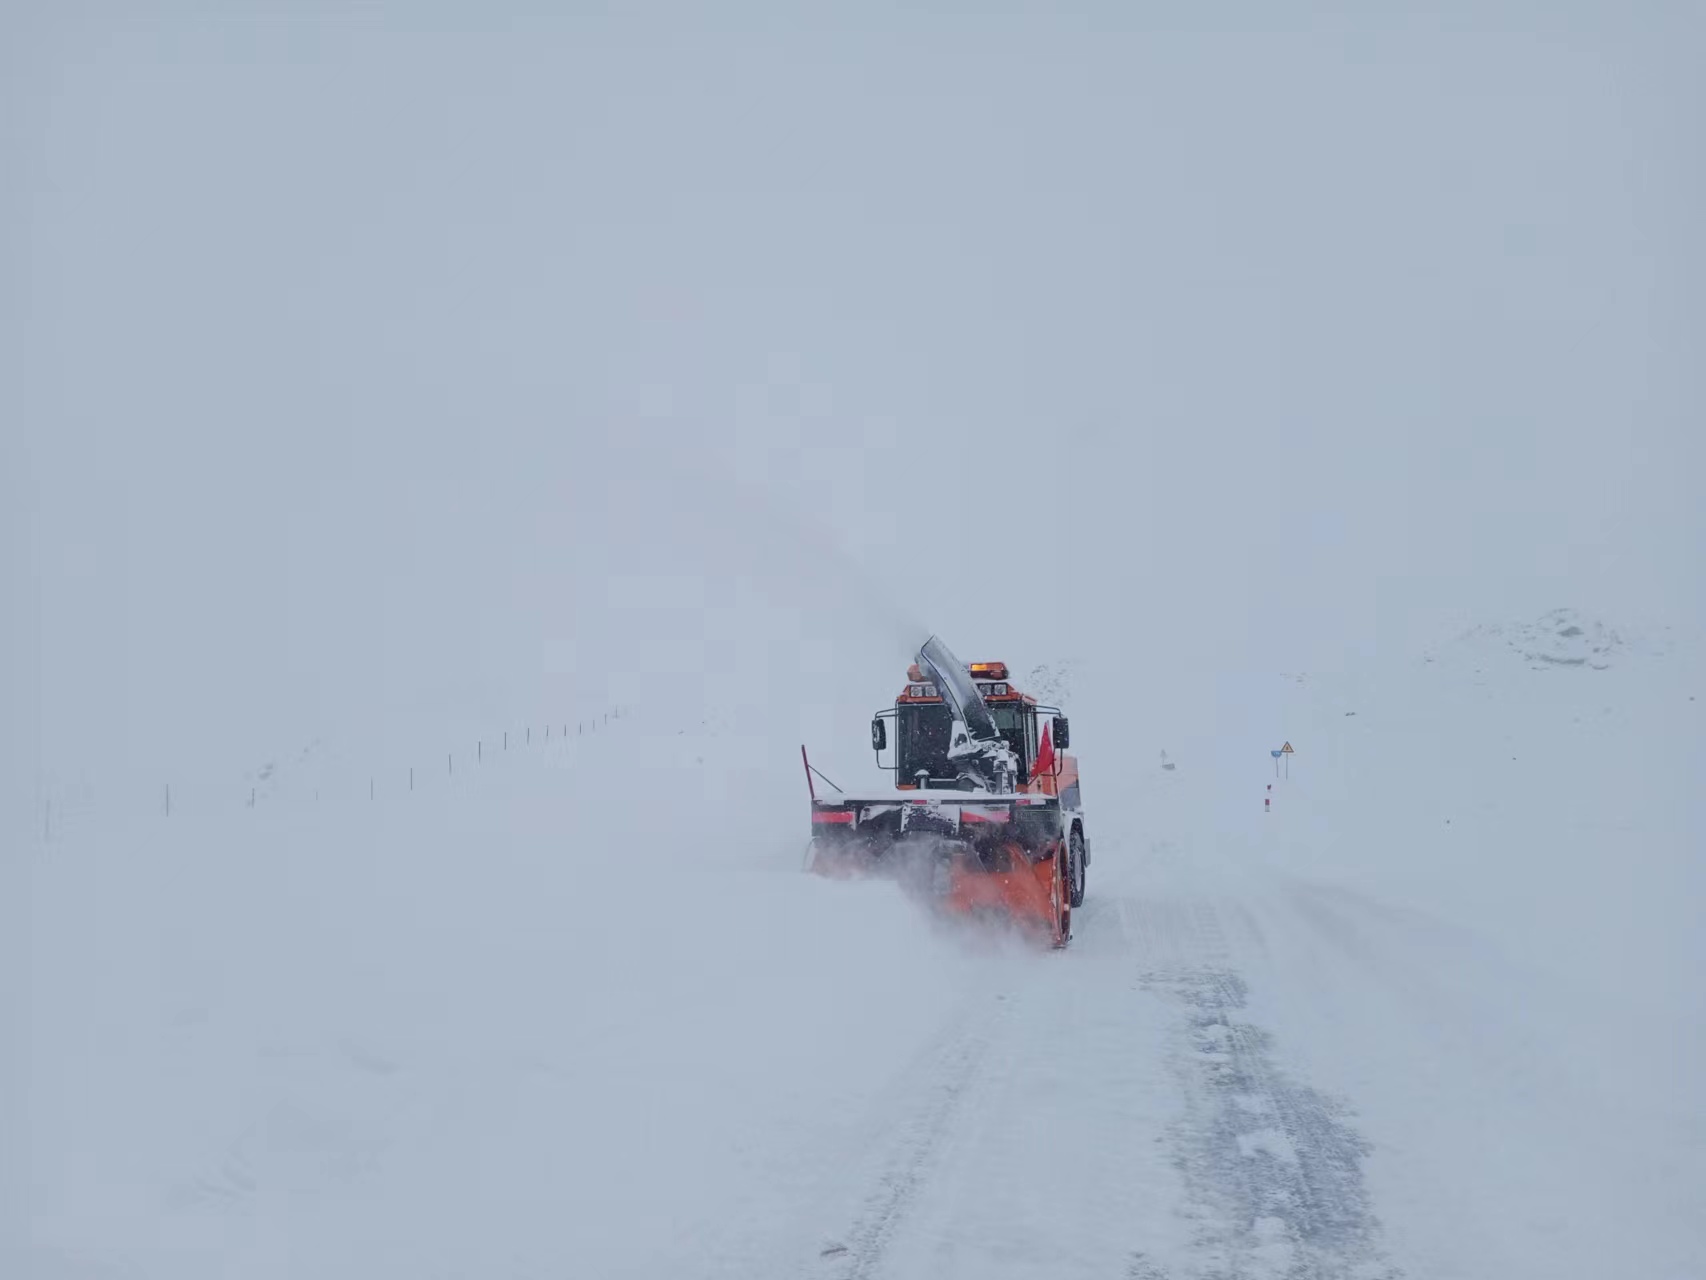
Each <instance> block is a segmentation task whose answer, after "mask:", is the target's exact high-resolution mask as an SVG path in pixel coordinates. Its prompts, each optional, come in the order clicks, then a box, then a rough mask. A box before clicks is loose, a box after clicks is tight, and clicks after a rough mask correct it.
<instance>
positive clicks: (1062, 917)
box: [1048, 845, 1072, 951]
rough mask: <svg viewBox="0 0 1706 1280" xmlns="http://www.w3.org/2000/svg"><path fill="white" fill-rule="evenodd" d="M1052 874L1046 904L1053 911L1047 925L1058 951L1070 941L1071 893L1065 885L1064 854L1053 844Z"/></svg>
mask: <svg viewBox="0 0 1706 1280" xmlns="http://www.w3.org/2000/svg"><path fill="white" fill-rule="evenodd" d="M1055 850H1056V852H1055V855H1054V875H1053V876H1052V877H1050V879H1049V891H1048V905H1049V910H1050V911H1051V912H1053V913H1054V920H1053V921H1052V922H1051V924H1050V926H1049V930H1050V933H1051V934H1052V935H1053V939H1052V940H1053V944H1054V947H1055V949H1056V950H1057V951H1058V950H1059V949H1060V948H1062V947H1064V946H1065V945H1066V944H1067V943H1068V942H1071V941H1072V906H1071V898H1072V893H1071V890H1070V888H1069V887H1068V885H1067V872H1066V856H1065V855H1064V854H1062V853H1061V852H1059V850H1060V846H1059V845H1056V846H1055Z"/></svg>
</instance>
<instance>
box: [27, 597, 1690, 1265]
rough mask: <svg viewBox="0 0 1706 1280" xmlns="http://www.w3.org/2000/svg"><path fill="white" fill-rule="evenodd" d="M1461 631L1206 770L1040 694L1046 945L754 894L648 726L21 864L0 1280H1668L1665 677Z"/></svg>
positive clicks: (845, 897) (1672, 883)
mask: <svg viewBox="0 0 1706 1280" xmlns="http://www.w3.org/2000/svg"><path fill="white" fill-rule="evenodd" d="M1584 629H1585V628H1584ZM1528 633H1529V629H1528V628H1525V627H1518V628H1513V629H1510V634H1512V635H1517V636H1523V637H1526V636H1527V635H1528ZM1505 635H1506V632H1505V630H1503V629H1501V630H1500V631H1498V632H1497V633H1494V632H1490V631H1484V632H1479V633H1476V634H1475V635H1472V636H1470V637H1467V638H1465V639H1464V640H1462V641H1458V642H1454V643H1451V644H1447V645H1445V646H1442V647H1441V648H1440V649H1439V650H1437V651H1436V652H1434V653H1433V654H1432V655H1431V660H1429V659H1428V658H1423V657H1421V656H1418V657H1417V658H1416V659H1415V660H1414V661H1412V662H1410V663H1409V664H1400V665H1398V666H1397V667H1395V668H1394V669H1392V670H1386V671H1369V672H1365V673H1361V674H1360V676H1359V677H1358V678H1355V679H1353V678H1352V677H1351V676H1350V675H1349V674H1348V673H1346V674H1344V675H1342V676H1339V677H1332V678H1321V677H1315V676H1312V675H1307V674H1304V675H1297V674H1293V675H1291V676H1280V675H1279V674H1277V673H1275V674H1272V675H1270V676H1267V677H1260V678H1255V677H1253V678H1252V679H1251V681H1250V682H1249V684H1248V685H1247V690H1248V692H1249V693H1250V694H1251V701H1250V703H1249V711H1250V719H1251V732H1250V735H1249V736H1248V737H1246V738H1244V739H1243V740H1241V741H1240V742H1239V743H1238V744H1237V748H1238V749H1237V750H1236V751H1232V750H1229V749H1227V748H1226V744H1225V743H1220V744H1218V747H1219V749H1218V750H1217V744H1216V743H1215V742H1213V741H1210V740H1208V739H1206V738H1205V739H1202V740H1199V741H1192V740H1190V739H1188V738H1182V737H1178V736H1165V737H1163V736H1162V735H1163V731H1162V728H1161V727H1160V726H1158V727H1157V731H1156V735H1154V736H1151V735H1150V734H1148V733H1146V734H1144V735H1142V739H1141V741H1138V742H1133V743H1130V744H1124V743H1114V744H1110V745H1108V746H1106V747H1104V746H1103V745H1102V744H1099V743H1098V742H1097V737H1098V730H1099V725H1098V719H1097V716H1096V715H1095V712H1094V706H1095V703H1094V701H1090V702H1089V703H1087V704H1082V705H1084V708H1085V709H1084V711H1083V712H1082V713H1081V716H1080V719H1081V722H1082V723H1083V725H1084V731H1083V738H1084V742H1083V746H1082V754H1083V758H1084V760H1085V768H1086V773H1087V782H1086V786H1087V788H1091V789H1092V790H1091V792H1090V797H1089V798H1090V803H1091V808H1090V814H1091V816H1092V820H1093V822H1094V824H1095V825H1094V826H1093V828H1092V829H1093V831H1094V832H1095V851H1096V856H1095V862H1094V864H1093V867H1092V869H1091V876H1090V899H1089V901H1088V902H1087V904H1086V907H1085V909H1084V910H1083V911H1082V912H1080V913H1079V915H1078V917H1077V921H1076V929H1077V936H1076V938H1075V941H1074V943H1073V946H1072V947H1071V948H1070V949H1069V950H1068V951H1067V952H1066V953H1065V954H1061V955H1048V954H1042V953H1038V952H1036V951H1035V950H1033V949H1032V948H1031V947H1029V946H1028V945H1026V944H1024V943H1023V942H1021V941H1019V940H1009V939H1002V938H999V937H993V936H987V935H983V934H980V933H978V932H976V931H971V930H962V929H953V928H948V927H945V926H944V925H942V924H941V923H939V922H933V921H931V920H930V919H929V918H927V917H926V916H925V915H924V914H923V913H922V912H921V911H920V910H919V909H918V908H917V906H916V905H915V904H912V903H910V902H909V901H907V900H906V899H904V898H903V897H902V895H901V894H900V892H899V891H898V890H897V889H895V888H894V887H892V886H889V885H885V884H881V883H865V884H847V883H831V882H827V881H823V880H820V879H818V878H816V877H812V876H808V875H804V874H801V872H800V870H799V856H800V854H801V852H802V847H803V838H802V837H803V832H804V829H805V821H804V818H805V806H804V784H803V782H801V781H800V780H799V779H798V778H797V776H796V775H797V772H798V768H797V758H791V757H790V753H789V751H788V749H787V747H786V745H785V744H784V745H782V746H781V747H779V748H778V749H777V750H774V751H772V752H769V753H768V754H767V756H766V758H765V761H764V762H763V767H764V769H765V771H766V776H765V781H766V783H767V786H766V790H767V791H768V792H769V793H770V794H773V795H774V796H775V797H776V799H777V804H776V806H775V811H774V812H773V813H768V814H765V813H753V812H751V811H750V809H749V807H748V806H746V805H745V804H744V803H743V801H742V799H741V796H740V795H739V794H738V793H737V790H736V788H735V787H733V786H731V785H729V782H730V778H731V777H732V776H733V774H732V773H731V771H730V770H729V769H728V767H727V766H726V765H724V764H721V763H719V762H720V761H723V760H726V758H727V750H726V748H727V741H726V738H725V734H726V732H727V731H726V729H718V728H716V727H715V724H716V721H715V718H714V717H713V718H712V720H713V723H712V724H710V725H707V724H704V723H684V722H683V721H682V719H681V718H679V717H673V716H671V715H670V714H669V712H668V710H667V709H659V708H656V707H643V708H639V709H637V710H636V711H635V712H634V713H633V714H632V715H631V716H629V717H628V718H625V719H621V720H619V721H617V722H615V723H613V724H612V725H611V726H610V727H609V728H608V730H607V731H605V732H604V733H603V735H602V736H600V737H598V738H597V739H596V740H595V739H593V738H575V739H571V740H569V741H567V742H561V741H559V742H558V743H557V744H556V745H555V746H552V747H547V746H544V745H543V744H535V745H534V746H533V747H532V748H530V749H528V750H518V751H515V752H512V753H510V754H509V755H508V756H502V755H500V757H499V758H498V760H497V762H496V763H493V762H491V761H487V762H486V763H485V764H483V765H482V766H480V767H479V768H478V769H477V770H472V771H470V772H469V774H468V775H467V776H466V777H457V778H455V779H454V780H450V779H445V780H439V781H438V782H435V784H434V785H433V786H432V787H431V788H430V789H428V788H423V789H422V790H421V791H419V792H417V793H415V794H413V795H409V794H407V793H405V794H403V795H401V796H393V797H391V798H390V799H389V800H388V801H387V802H385V803H378V802H375V803H367V802H365V800H357V801H355V802H346V803H342V804H339V805H337V806H320V807H317V808H316V807H314V806H306V807H302V808H298V809H296V810H294V811H291V810H285V809H280V808H272V809H269V808H266V807H262V808H261V809H259V810H256V811H251V812H243V813H239V814H233V815H230V816H227V817H221V818H219V819H217V820H208V821H197V820H196V819H195V818H194V817H190V818H173V819H171V820H167V819H164V818H161V819H159V820H157V821H155V822H154V823H152V824H151V825H149V826H146V827H131V828H128V829H126V830H123V831H89V832H85V833H84V834H83V835H81V836H80V837H77V838H67V839H66V840H64V841H62V842H59V843H56V844H54V845H53V846H51V847H48V848H42V849H38V850H37V855H36V856H37V858H38V862H37V877H36V881H35V888H34V891H33V898H32V902H31V920H32V934H31V959H32V967H33V972H34V973H35V974H36V975H37V983H36V1001H35V1004H34V1005H33V1007H32V1009H31V1019H32V1023H31V1025H32V1029H33V1035H32V1040H31V1045H30V1054H31V1059H30V1066H31V1069H32V1078H33V1080H34V1081H35V1086H34V1093H33V1095H32V1123H31V1131H30V1149H31V1154H32V1166H33V1169H34V1181H33V1189H32V1191H31V1200H30V1210H31V1216H32V1220H33V1222H34V1224H35V1237H34V1243H33V1244H32V1245H31V1246H30V1249H29V1251H28V1253H27V1254H26V1258H25V1267H24V1270H23V1272H22V1274H28V1275H31V1276H39V1277H44V1278H53V1280H57V1278H59V1277H94V1276H107V1275H113V1276H117V1275H132V1274H136V1275H147V1276H168V1275H169V1276H173V1277H182V1278H190V1280H193V1278H194V1277H198V1276H207V1277H213V1276H223V1275H232V1274H241V1275H287V1274H288V1275H310V1274H311V1275H316V1276H323V1277H338V1276H350V1277H357V1276H372V1275H375V1274H385V1275H422V1274H445V1275H497V1274H503V1275H518V1276H519V1275H539V1274H549V1273H559V1274H561V1273H570V1274H587V1275H603V1276H660V1275H683V1274H690V1275H718V1276H731V1277H733V1276H776V1277H783V1276H788V1277H795V1276H812V1275H819V1276H823V1277H826V1278H827V1277H845V1276H866V1275H871V1276H876V1275H883V1276H896V1277H911V1276H919V1277H922V1276H944V1275H964V1276H996V1275H1014V1276H1026V1275H1043V1274H1047V1275H1058V1276H1066V1275H1072V1276H1077V1275H1084V1276H1091V1275H1101V1276H1121V1275H1124V1276H1141V1277H1144V1278H1145V1280H1154V1278H1157V1277H1172V1278H1174V1280H1185V1278H1187V1277H1208V1276H1219V1275H1248V1276H1262V1277H1266V1276H1272V1277H1276V1278H1277V1277H1283V1276H1291V1275H1311V1276H1317V1275H1318V1276H1345V1277H1352V1276H1355V1277H1372V1276H1399V1275H1402V1276H1412V1277H1421V1276H1443V1275H1461V1276H1474V1277H1481V1276H1485V1277H1489V1278H1491V1277H1505V1276H1510V1275H1514V1274H1534V1275H1546V1276H1554V1277H1557V1276H1580V1277H1600V1276H1605V1275H1610V1274H1641V1275H1652V1276H1686V1275H1691V1274H1698V1273H1699V1270H1700V1268H1701V1267H1702V1266H1703V1265H1706V1235H1703V1233H1702V1231H1701V1227H1700V1223H1699V1218H1698V1214H1697V1213H1696V1212H1695V1208H1696V1207H1697V1203H1696V1202H1697V1199H1698V1197H1697V1194H1696V1192H1697V1190H1698V1188H1699V1187H1700V1186H1701V1185H1702V1179H1703V1178H1706V1132H1702V1130H1701V1128H1700V1125H1699V1114H1698V1109H1697V1106H1696V1103H1695V1098H1694V1093H1693V1089H1692V1085H1691V1080H1692V1074H1693V1064H1694V1063H1697V1062H1698V1061H1699V1054H1700V1053H1701V1051H1702V1049H1703V1048H1706V1019H1703V1018H1702V1016H1701V1012H1700V1005H1699V1002H1698V1001H1697V1000H1695V999H1694V998H1693V993H1692V990H1691V984H1692V981H1693V978H1694V975H1695V974H1696V973H1697V972H1698V967H1699V962H1700V960H1701V958H1702V957H1701V953H1700V947H1699V941H1698V934H1697V933H1696V932H1695V931H1694V930H1693V928H1692V910H1693V906H1694V904H1696V903H1698V902H1699V901H1700V900H1701V897H1700V895H1701V892H1702V889H1703V887H1706V886H1703V885H1702V872H1701V868H1700V864H1699V861H1698V857H1697V848H1696V846H1695V845H1694V844H1693V843H1692V842H1691V839H1690V832H1691V831H1695V830H1697V827H1696V826H1694V825H1693V820H1692V818H1691V817H1690V816H1689V815H1688V814H1687V813H1686V812H1685V810H1684V803H1683V797H1684V796H1685V795H1686V794H1687V789H1686V786H1685V785H1684V783H1685V778H1684V773H1685V769H1686V768H1687V767H1688V766H1687V765H1686V763H1685V762H1686V752H1687V750H1688V748H1689V747H1690V745H1691V744H1697V743H1698V741H1699V738H1700V724H1699V719H1698V717H1699V715H1700V714H1701V713H1700V710H1699V708H1700V703H1698V702H1696V701H1691V697H1692V696H1694V695H1693V694H1692V690H1693V689H1695V688H1698V687H1700V684H1699V682H1700V678H1701V675H1702V668H1701V665H1700V652H1701V651H1700V649H1699V647H1698V646H1697V645H1693V646H1684V645H1677V646H1675V647H1674V648H1673V649H1672V650H1671V651H1669V652H1666V653H1664V654H1663V655H1658V654H1631V655H1629V656H1627V657H1625V658H1624V659H1623V660H1622V661H1620V662H1619V663H1618V664H1617V665H1616V666H1614V667H1612V668H1610V669H1607V670H1605V671H1598V670H1592V669H1585V668H1581V669H1572V670H1568V671H1563V672H1559V671H1556V670H1553V669H1550V668H1546V669H1542V670H1536V669H1535V668H1534V667H1532V666H1531V665H1529V664H1528V663H1527V662H1526V661H1524V660H1523V659H1522V657H1521V656H1520V655H1518V654H1516V653H1513V652H1511V651H1510V650H1509V649H1508V647H1507V646H1506V644H1505ZM1475 664H1479V665H1475ZM1097 676H1098V673H1097V672H1096V671H1095V670H1094V669H1093V668H1089V669H1085V670H1083V671H1081V672H1080V673H1079V676H1078V679H1079V682H1080V683H1082V684H1083V685H1084V686H1086V687H1087V688H1088V687H1093V685H1094V684H1095V682H1096V680H1097ZM1081 696H1082V695H1081ZM1265 720H1271V722H1272V723H1273V724H1275V725H1276V726H1283V728H1282V729H1281V732H1283V733H1284V734H1286V735H1287V736H1289V737H1290V738H1291V739H1292V740H1293V741H1294V743H1295V745H1296V747H1297V753H1296V755H1295V756H1294V757H1293V760H1292V761H1291V764H1290V769H1291V776H1290V778H1289V780H1285V779H1283V778H1282V780H1281V781H1279V782H1278V783H1276V784H1275V785H1274V790H1273V792H1272V796H1273V799H1274V803H1273V811H1272V812H1271V813H1264V812H1263V809H1262V804H1261V800H1262V797H1263V796H1265V795H1267V794H1269V793H1268V792H1267V786H1268V783H1269V782H1272V781H1273V779H1272V773H1271V770H1270V768H1269V766H1270V764H1271V762H1270V760H1269V758H1268V756H1267V754H1266V751H1265V750H1263V749H1262V748H1263V745H1264V744H1265V743H1266V742H1267V741H1268V740H1269V739H1268V738H1263V737H1260V736H1258V733H1259V728H1258V726H1260V725H1261V724H1262V723H1263V722H1264V721H1265ZM845 728H846V732H847V733H849V734H854V735H856V734H861V733H862V732H863V726H862V722H854V723H851V724H848V725H846V726H845ZM1269 737H1272V735H1269ZM1163 740H1165V741H1166V742H1167V743H1169V744H1170V745H1171V746H1172V748H1173V752H1174V754H1175V755H1176V757H1177V760H1178V766H1177V768H1176V769H1175V770H1170V771H1163V770H1161V769H1159V768H1158V767H1156V765H1155V764H1154V758H1155V757H1154V753H1153V752H1151V751H1150V749H1149V748H1150V747H1151V746H1156V747H1159V744H1160V742H1161V741H1163ZM1127 746H1129V748H1130V750H1131V751H1132V752H1133V754H1134V755H1135V756H1136V757H1137V758H1134V759H1126V758H1123V757H1122V756H1121V755H1120V754H1118V753H1117V750H1116V748H1121V747H1127ZM1694 763H1695V764H1697V763H1698V759H1697V758H1696V760H1695V761H1694ZM1121 777H1129V778H1130V781H1129V782H1123V783H1122V782H1115V781H1112V780H1113V779H1117V778H1121ZM1051 1169H1054V1170H1065V1171H1070V1177H1069V1178H1068V1179H1067V1182H1066V1184H1065V1185H1063V1186H1061V1187H1058V1188H1056V1189H1055V1190H1056V1194H1053V1195H1046V1194H1039V1187H1038V1185H1037V1177H1038V1176H1039V1171H1045V1172H1046V1171H1048V1170H1051ZM1044 1189H1046V1181H1045V1188H1044Z"/></svg>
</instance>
